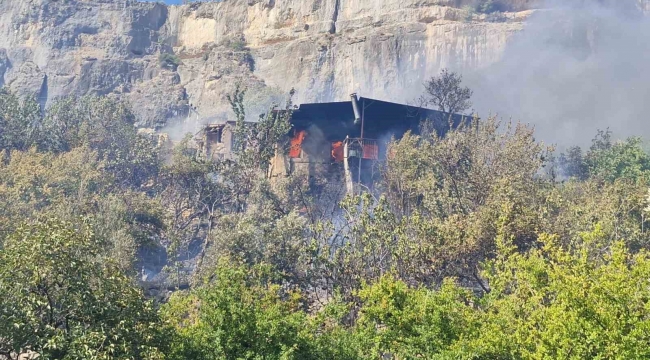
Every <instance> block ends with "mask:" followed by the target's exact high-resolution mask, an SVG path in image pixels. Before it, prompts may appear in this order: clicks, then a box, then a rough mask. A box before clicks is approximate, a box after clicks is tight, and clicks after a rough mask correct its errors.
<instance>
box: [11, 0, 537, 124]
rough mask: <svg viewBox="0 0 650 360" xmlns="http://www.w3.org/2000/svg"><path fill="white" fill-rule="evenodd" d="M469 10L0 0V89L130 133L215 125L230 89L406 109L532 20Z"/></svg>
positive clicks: (456, 0) (518, 7)
mask: <svg viewBox="0 0 650 360" xmlns="http://www.w3.org/2000/svg"><path fill="white" fill-rule="evenodd" d="M475 2H476V0H226V1H222V2H211V3H200V4H199V3H194V4H189V5H183V6H170V7H166V6H164V5H161V4H157V3H150V2H137V1H134V0H56V1H55V0H3V1H0V85H3V86H6V87H8V88H10V89H12V90H14V91H17V92H19V93H21V94H32V95H34V96H37V97H38V98H39V100H40V101H41V102H42V103H43V104H44V105H46V104H47V103H49V102H51V101H52V99H54V98H57V97H61V96H66V95H84V94H100V95H107V94H110V95H114V96H121V97H123V98H125V99H126V100H128V101H130V102H131V103H132V104H133V105H134V106H133V108H134V111H135V112H136V115H138V117H139V119H140V123H141V124H142V125H143V126H161V125H162V124H164V123H165V121H167V120H168V119H170V118H173V117H180V116H183V117H185V116H188V114H190V115H192V114H196V116H197V118H222V117H225V116H227V115H226V114H227V113H228V104H227V102H226V101H225V95H226V94H227V93H229V92H231V91H232V89H233V88H234V87H235V85H236V84H238V83H239V84H242V85H243V86H247V87H248V88H249V89H251V91H250V95H251V100H250V102H251V104H252V103H258V102H259V101H256V100H262V99H268V98H270V99H279V98H280V94H283V93H287V92H288V91H289V90H290V89H291V88H295V89H296V91H297V92H296V97H295V99H294V100H295V101H296V102H307V101H317V100H318V101H333V100H344V99H346V98H347V97H348V96H349V94H350V93H352V92H359V93H361V94H363V95H364V96H368V97H376V98H380V99H391V100H396V101H407V100H410V99H413V98H414V97H415V96H416V95H417V94H419V93H420V92H421V90H422V82H423V81H424V80H425V78H426V77H428V76H430V75H432V74H434V73H436V72H438V71H439V69H440V68H442V67H452V68H455V69H458V70H464V69H475V68H480V67H482V66H486V65H489V64H491V63H492V62H494V61H496V60H498V59H499V57H500V56H501V54H502V53H503V50H504V47H505V45H506V43H507V41H508V39H509V38H510V37H511V36H512V35H513V34H514V33H516V32H517V31H519V30H520V29H521V28H522V27H523V24H524V21H525V20H526V18H527V17H528V16H530V14H531V13H532V12H534V11H535V9H536V8H538V7H539V1H537V0H508V1H506V2H502V3H505V4H506V5H507V9H502V10H505V11H500V12H497V13H492V14H481V13H477V12H475V11H471V10H470V9H471V7H470V6H471V5H475ZM163 53H164V54H173V55H169V56H170V57H169V58H168V59H171V60H169V61H167V62H165V61H162V58H161V54H163ZM190 108H192V109H194V111H189V110H188V109H190ZM258 110H259V109H255V110H253V112H257V111H258Z"/></svg>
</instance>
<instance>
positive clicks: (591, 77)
mask: <svg viewBox="0 0 650 360" xmlns="http://www.w3.org/2000/svg"><path fill="white" fill-rule="evenodd" d="M646 6H647V5H646V4H645V0H608V1H597V0H586V1H583V0H576V1H566V0H563V1H552V2H549V3H548V4H547V6H546V8H545V9H544V10H540V11H538V12H537V13H535V14H534V15H533V16H532V17H531V19H529V21H528V23H527V25H526V27H525V28H524V30H523V31H522V32H520V33H519V34H517V35H515V37H514V38H513V39H512V41H511V43H510V44H508V46H507V48H506V51H505V54H504V56H503V58H502V60H501V61H499V62H498V63H496V64H494V65H492V66H490V67H488V68H484V69H481V70H480V73H477V74H467V75H468V76H467V77H466V80H467V82H468V84H469V85H470V86H471V87H472V88H473V89H474V90H475V94H474V106H475V108H476V110H477V111H478V113H479V114H480V115H481V116H482V117H486V116H487V114H488V113H492V114H495V113H498V115H499V116H500V117H503V118H512V119H513V120H515V121H517V120H519V121H522V122H525V123H530V124H532V125H534V126H535V128H536V134H537V135H538V137H539V139H540V140H543V141H545V142H547V143H555V144H557V145H558V146H559V147H560V148H564V147H566V146H570V145H583V146H584V145H588V144H589V140H590V139H591V138H592V137H593V136H594V135H595V133H596V130H597V129H606V128H609V129H610V130H612V131H613V133H614V136H615V137H618V138H623V137H627V136H644V137H650V125H649V124H648V123H647V117H646V116H647V115H648V112H649V111H648V110H650V98H649V95H650V71H648V67H649V65H650V64H649V60H650V41H648V39H650V21H649V19H648V17H646V16H644V13H643V10H644V9H643V8H644V7H646Z"/></svg>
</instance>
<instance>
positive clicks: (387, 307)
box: [0, 92, 650, 359]
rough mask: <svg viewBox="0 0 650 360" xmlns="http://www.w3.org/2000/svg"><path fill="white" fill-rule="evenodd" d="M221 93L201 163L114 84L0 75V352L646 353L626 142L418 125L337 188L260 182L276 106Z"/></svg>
mask: <svg viewBox="0 0 650 360" xmlns="http://www.w3.org/2000/svg"><path fill="white" fill-rule="evenodd" d="M230 101H231V104H232V106H233V109H234V110H235V113H236V115H237V119H238V121H239V124H240V125H241V126H239V127H238V131H237V134H236V141H235V144H236V149H237V152H238V157H237V160H236V161H232V160H228V161H215V162H213V161H207V160H205V159H203V158H202V157H201V156H200V154H197V152H196V150H195V149H194V147H193V146H192V139H191V137H186V139H185V140H184V141H182V142H180V143H178V144H177V145H176V146H175V147H174V148H173V149H171V150H168V149H167V148H166V147H165V146H162V145H161V144H160V142H159V141H158V140H159V139H157V138H154V137H152V136H149V135H146V136H145V135H141V134H139V133H138V132H137V130H136V129H135V127H134V126H133V123H134V117H133V115H132V113H131V110H130V109H129V108H128V107H127V106H125V105H124V104H122V103H120V102H117V101H115V100H112V99H110V98H98V97H83V98H75V99H72V98H69V99H66V98H64V99H60V100H58V101H57V102H55V103H54V104H53V105H52V106H51V107H49V108H48V109H47V110H46V111H44V112H42V111H41V109H40V107H39V105H38V103H37V102H36V101H35V100H33V99H30V98H20V97H18V96H16V95H14V94H11V93H8V92H1V93H0V150H1V152H0V292H1V293H2V294H3V295H2V296H1V297H0V358H3V357H4V358H11V359H15V358H17V357H18V356H19V355H20V354H26V353H32V354H34V353H35V354H39V355H40V358H41V359H412V358H426V359H542V358H544V359H549V358H552V359H614V358H617V359H618V358H620V359H636V358H648V357H650V349H649V348H648V346H647V344H648V343H649V342H650V255H649V254H648V252H647V250H648V247H649V245H650V242H649V241H650V232H649V231H648V229H647V228H648V226H649V225H650V224H649V223H648V221H647V214H648V212H649V211H650V203H649V201H648V195H649V194H648V187H649V184H650V183H649V181H650V155H649V154H648V152H647V151H646V149H645V148H644V143H643V141H642V139H638V138H631V139H627V140H625V141H614V140H613V139H612V134H610V133H609V132H607V131H602V132H599V133H598V134H596V137H595V138H594V140H593V143H592V146H591V147H590V148H589V149H585V150H582V149H580V148H570V149H568V150H567V151H565V152H564V153H563V154H557V152H556V151H554V149H553V148H552V147H549V146H547V145H545V144H542V143H539V142H538V141H537V140H536V139H535V136H534V131H533V129H531V128H530V127H527V126H526V125H523V124H518V123H506V122H500V121H498V120H497V119H495V118H489V119H483V120H481V121H478V120H476V119H474V120H468V122H467V123H466V124H464V125H463V126H460V127H459V128H457V129H454V130H451V131H450V132H449V133H448V134H446V136H445V137H444V138H440V137H438V135H437V134H436V133H433V132H427V131H426V130H425V129H426V127H423V131H422V132H421V133H420V134H419V135H416V134H407V135H406V136H404V137H403V138H402V139H399V140H394V141H393V142H392V143H391V144H390V149H389V154H392V155H391V156H389V157H388V159H387V160H386V161H385V163H383V164H382V169H381V171H382V176H381V180H380V182H379V184H378V185H377V186H378V189H377V191H374V192H372V193H365V194H363V195H360V196H356V197H345V196H343V195H342V194H341V191H342V190H341V189H342V188H343V187H342V186H341V185H340V184H336V183H332V182H329V183H328V182H325V181H322V180H319V179H316V180H313V179H312V180H309V179H305V178H302V177H300V176H297V175H296V176H291V177H288V178H286V179H282V180H281V181H275V182H272V183H271V182H269V181H268V180H267V179H266V176H265V174H266V171H265V170H266V168H267V166H268V162H269V159H270V157H271V155H272V154H273V149H274V147H275V146H276V144H282V139H283V135H284V134H286V132H287V130H288V128H289V124H288V121H287V118H286V117H284V116H279V115H274V114H271V115H269V116H267V117H266V118H263V119H262V120H261V121H260V122H259V123H256V124H255V125H249V126H243V119H244V118H245V109H244V108H243V106H242V101H243V93H242V92H236V93H235V94H233V95H232V96H231V97H230ZM288 106H290V104H289V105H288ZM153 253H162V255H161V256H162V257H163V258H164V261H162V263H163V264H162V265H160V267H162V266H163V265H164V268H162V269H159V270H160V273H159V274H156V275H155V277H154V278H153V279H152V278H150V277H149V276H145V275H146V274H143V268H147V269H150V268H152V267H155V266H156V265H155V264H153V263H155V261H153V260H152V259H151V254H153ZM143 280H146V281H143Z"/></svg>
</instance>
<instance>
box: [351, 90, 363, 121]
mask: <svg viewBox="0 0 650 360" xmlns="http://www.w3.org/2000/svg"><path fill="white" fill-rule="evenodd" d="M350 97H351V98H352V110H354V124H355V125H358V124H359V123H360V122H361V112H360V111H359V103H358V102H357V93H353V94H351V95H350Z"/></svg>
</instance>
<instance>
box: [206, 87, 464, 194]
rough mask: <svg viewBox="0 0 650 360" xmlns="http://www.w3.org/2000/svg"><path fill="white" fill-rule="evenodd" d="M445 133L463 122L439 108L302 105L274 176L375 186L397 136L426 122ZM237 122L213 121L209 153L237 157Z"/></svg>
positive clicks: (354, 100) (355, 102)
mask: <svg viewBox="0 0 650 360" xmlns="http://www.w3.org/2000/svg"><path fill="white" fill-rule="evenodd" d="M427 120H428V121H430V124H431V125H432V126H433V128H434V129H435V130H436V131H438V133H444V132H445V130H446V129H448V128H449V124H450V123H451V124H453V125H452V126H456V125H458V124H459V123H460V122H461V121H462V116H461V115H452V116H451V117H450V116H448V115H445V114H443V113H441V112H439V111H436V110H430V109H425V108H422V107H415V106H409V105H404V104H397V103H392V102H387V101H381V100H375V99H370V98H364V97H357V95H356V94H352V95H351V98H350V101H343V102H330V103H312V104H302V105H300V106H299V107H297V108H296V109H295V110H293V114H292V117H291V124H292V129H291V130H290V133H289V134H287V135H288V137H289V149H288V151H286V152H285V151H282V152H279V153H277V154H276V156H275V158H274V159H273V160H272V162H271V166H270V169H269V177H270V178H277V177H282V176H289V175H290V174H294V173H302V174H305V175H308V176H310V177H332V176H337V177H340V178H341V179H343V180H344V181H345V184H346V188H347V191H348V192H349V193H354V192H355V191H356V189H357V188H358V187H359V186H366V187H371V186H372V184H373V182H374V179H375V178H376V176H377V174H378V168H377V165H378V163H379V161H380V160H381V159H384V158H385V156H386V147H387V144H388V142H389V141H390V139H391V138H392V137H395V138H400V137H401V136H403V135H404V134H405V133H406V132H407V131H411V132H413V133H418V132H419V131H420V125H421V124H422V123H423V122H424V121H427ZM233 128H234V123H225V124H219V125H208V126H206V127H205V128H204V131H203V132H202V135H201V136H200V137H199V138H200V141H199V142H200V145H201V147H202V149H203V152H204V153H205V155H206V156H207V157H208V158H216V157H218V158H229V157H231V156H232V154H231V149H232V130H233Z"/></svg>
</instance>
